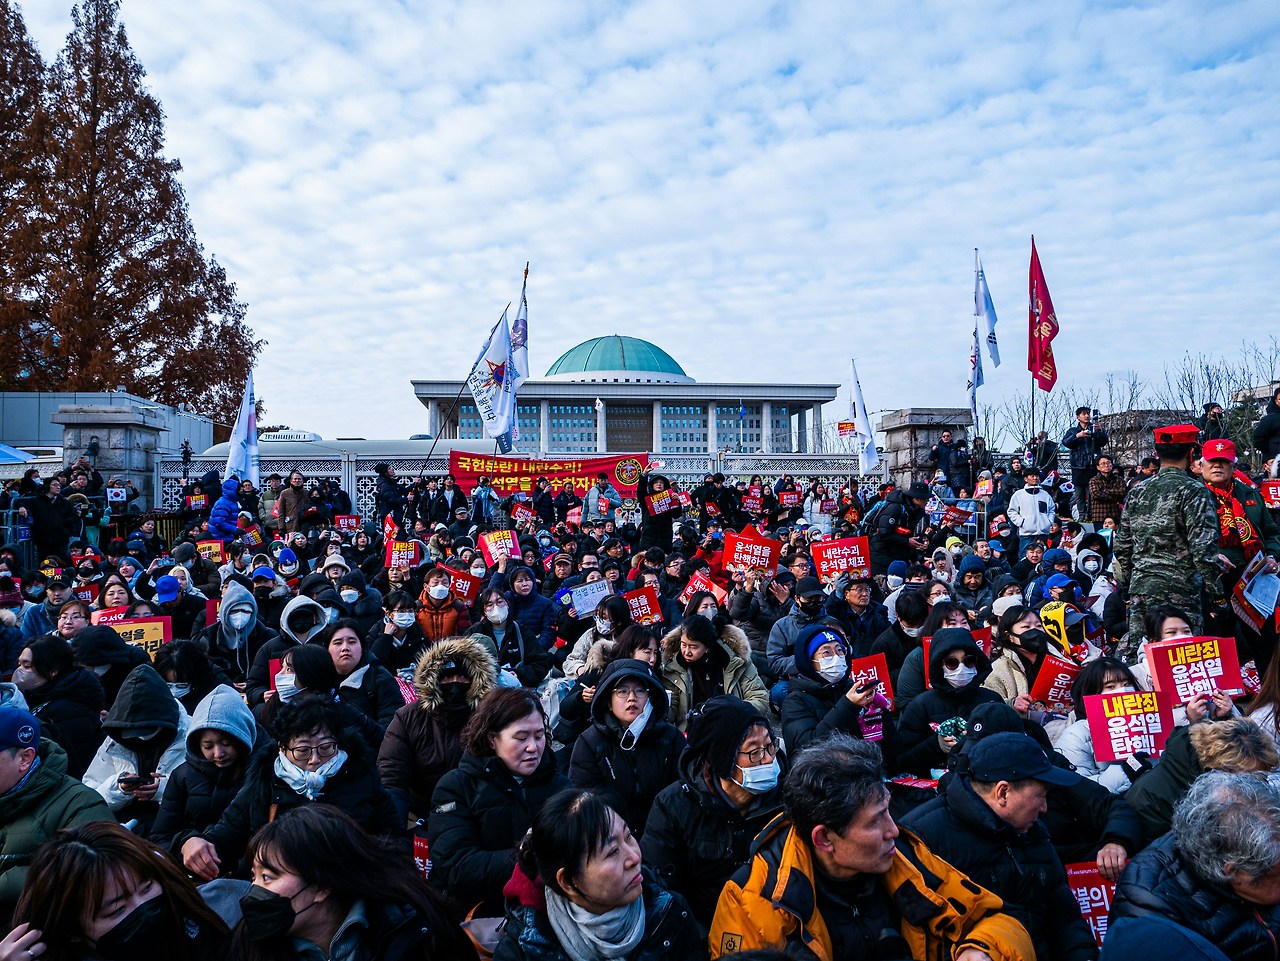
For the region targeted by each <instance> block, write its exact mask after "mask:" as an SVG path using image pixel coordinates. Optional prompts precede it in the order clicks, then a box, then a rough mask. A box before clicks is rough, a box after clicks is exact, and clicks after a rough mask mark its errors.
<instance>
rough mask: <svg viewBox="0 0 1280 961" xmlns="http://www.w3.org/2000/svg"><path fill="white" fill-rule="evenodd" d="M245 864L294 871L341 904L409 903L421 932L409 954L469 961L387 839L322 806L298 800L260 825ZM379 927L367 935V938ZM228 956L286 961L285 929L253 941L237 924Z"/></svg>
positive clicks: (460, 936)
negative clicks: (360, 902) (418, 944)
mask: <svg viewBox="0 0 1280 961" xmlns="http://www.w3.org/2000/svg"><path fill="white" fill-rule="evenodd" d="M245 861H246V862H248V863H249V864H250V865H253V864H254V863H255V862H256V863H261V864H263V865H264V866H268V867H271V868H273V869H275V870H276V871H279V872H288V873H289V874H295V875H297V876H298V877H299V878H301V879H302V881H303V883H304V884H305V885H306V886H307V887H316V888H327V889H328V890H329V891H331V892H332V893H333V896H334V897H336V898H337V899H339V901H340V903H342V902H345V903H346V904H347V905H348V906H349V905H350V904H352V903H354V902H355V901H356V900H358V899H363V900H364V901H366V902H372V903H373V904H375V905H387V906H389V907H396V908H406V907H407V908H409V909H410V910H412V911H413V913H414V914H415V915H416V918H415V920H414V922H413V924H414V926H415V927H417V928H418V929H419V930H420V931H421V932H422V935H423V941H425V942H426V943H425V944H422V945H421V946H420V948H417V949H415V950H414V951H413V952H412V953H415V954H418V955H419V956H421V957H424V958H474V957H475V949H474V948H473V947H472V946H471V942H470V940H469V939H468V938H467V936H466V935H465V934H464V933H463V932H462V929H461V928H459V927H458V925H457V924H456V923H454V922H453V921H452V919H451V918H450V917H449V915H448V913H447V912H446V911H445V908H444V906H443V904H442V902H441V899H440V895H438V894H437V893H436V892H435V891H434V890H433V889H432V888H431V887H430V886H429V885H428V884H427V882H426V880H425V879H424V878H423V877H422V876H421V875H420V874H419V873H418V872H417V869H416V867H415V866H414V863H413V861H412V860H410V859H409V858H408V857H406V856H405V853H404V851H402V850H401V849H400V848H399V847H398V846H397V845H396V844H395V843H394V842H393V841H391V840H390V839H388V838H380V837H374V836H373V835H372V834H369V833H368V832H367V831H365V830H364V828H362V827H361V826H360V825H359V824H357V823H356V822H355V821H354V820H353V819H352V818H351V816H350V815H348V814H347V813H346V812H344V811H340V810H339V809H337V808H335V807H333V806H331V805H328V804H318V803H316V804H302V805H298V806H296V807H294V808H293V810H291V811H289V812H287V813H286V814H284V815H282V816H280V817H279V818H277V819H276V820H274V821H269V822H267V823H266V824H264V825H263V826H262V827H260V828H259V829H258V831H257V833H256V834H254V836H253V837H252V838H250V840H249V847H248V849H247V850H246V852H245ZM385 933H386V932H378V931H374V932H371V934H372V935H375V936H376V935H378V934H385ZM231 953H232V956H233V957H236V958H242V959H244V961H293V959H294V958H296V957H297V952H296V951H295V950H294V949H293V946H292V942H291V939H290V938H289V936H288V935H287V934H279V935H276V936H275V937H273V938H268V939H266V940H265V941H254V940H253V939H251V938H250V937H249V936H248V932H247V931H246V929H245V925H244V923H243V922H241V923H240V924H239V925H237V926H236V929H235V931H234V933H233V934H232V951H231Z"/></svg>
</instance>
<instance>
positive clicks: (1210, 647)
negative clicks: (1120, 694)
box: [1146, 637, 1244, 705]
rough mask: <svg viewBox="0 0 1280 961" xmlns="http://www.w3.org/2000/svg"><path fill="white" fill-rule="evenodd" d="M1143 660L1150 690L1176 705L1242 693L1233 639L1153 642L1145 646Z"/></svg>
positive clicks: (1187, 638)
mask: <svg viewBox="0 0 1280 961" xmlns="http://www.w3.org/2000/svg"><path fill="white" fill-rule="evenodd" d="M1146 657H1147V669H1148V670H1149V671H1150V672H1151V683H1152V686H1153V687H1154V688H1155V689H1156V690H1157V691H1161V692H1163V693H1164V694H1166V695H1167V696H1168V697H1169V699H1170V701H1171V702H1172V703H1173V704H1175V705H1177V704H1186V703H1187V702H1188V701H1190V700H1191V699H1192V698H1194V697H1196V696H1197V695H1200V694H1212V693H1213V692H1214V691H1240V690H1243V689H1244V678H1242V677H1241V676H1240V658H1239V655H1238V654H1237V653H1236V640H1235V638H1234V637H1178V638H1174V639H1173V640H1171V641H1155V642H1153V643H1149V644H1147V652H1146Z"/></svg>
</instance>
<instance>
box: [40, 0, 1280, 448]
mask: <svg viewBox="0 0 1280 961" xmlns="http://www.w3.org/2000/svg"><path fill="white" fill-rule="evenodd" d="M28 6H29V7H30V9H27V10H25V11H24V12H25V15H26V17H27V22H28V25H29V27H30V29H31V30H32V32H33V34H34V35H35V37H36V39H37V41H38V43H39V45H40V47H41V49H42V51H43V53H44V54H45V56H46V57H47V58H48V59H52V57H53V56H54V55H55V53H56V50H57V48H58V47H59V45H60V44H61V41H62V38H63V36H64V34H65V32H66V31H67V29H69V26H70V18H69V16H68V12H69V6H68V8H67V9H63V10H58V9H57V6H58V5H57V4H56V3H44V2H42V3H40V4H34V3H30V2H29V3H28ZM369 6H370V7H371V9H370V10H369V11H366V10H365V9H364V8H363V6H362V7H352V6H351V5H350V4H346V3H339V2H336V0H335V2H326V3H301V2H295V3H291V4H249V5H245V4H230V3H226V2H223V0H190V2H188V3H184V4H178V5H174V4H171V3H167V2H162V0H125V2H124V4H123V11H122V17H123V20H124V22H125V24H126V27H127V30H128V33H129V36H130V39H131V42H132V43H133V46H134V49H135V51H136V52H137V54H138V56H139V58H140V59H141V61H142V63H143V64H144V65H145V66H146V68H147V70H148V82H149V84H150V86H151V89H152V90H153V92H154V93H155V94H156V96H157V97H158V98H159V99H160V100H161V102H162V103H163V104H164V106H165V110H166V114H167V118H168V145H169V152H170V153H171V154H172V155H174V156H177V157H179V158H180V159H181V160H182V162H183V165H184V174H183V181H184V184H185V186H186V189H187V193H188V198H189V200H190V202H191V209H192V217H193V220H194V222H195V224H196V228H197V231H198V233H199V236H200V239H201V241H202V242H203V243H204V245H205V247H206V249H208V250H209V251H210V252H212V253H214V254H216V255H217V256H218V258H219V260H220V261H221V262H222V263H223V264H224V265H225V266H226V267H227V270H228V273H229V274H230V276H231V277H232V278H233V279H234V280H235V281H236V282H237V283H238V284H239V287H240V291H241V294H242V296H243V297H244V298H245V300H246V301H247V302H248V303H249V307H250V319H251V323H252V324H253V326H254V329H255V330H256V331H257V333H258V334H259V335H260V336H262V337H265V338H267V339H268V340H269V341H270V346H269V347H268V348H267V350H266V352H265V353H264V356H263V359H262V365H261V367H260V368H259V370H258V372H257V377H256V379H257V384H258V388H259V391H260V393H261V394H262V395H263V396H264V397H265V398H266V400H267V403H268V418H269V419H270V420H273V421H285V422H288V423H290V424H292V425H294V426H296V427H305V428H310V429H315V430H319V431H321V432H323V433H325V434H326V435H329V436H334V435H344V436H346V435H358V434H364V435H366V436H371V435H384V436H385V435H391V436H404V435H407V434H409V433H413V432H416V431H419V430H421V429H422V428H423V425H424V423H425V415H424V412H423V411H422V408H421V407H420V406H419V405H418V404H417V402H416V401H415V400H414V398H413V395H412V390H411V388H410V386H409V380H410V379H412V378H435V377H442V378H443V377H460V376H462V375H463V373H464V372H465V367H466V365H467V364H468V363H469V362H470V360H471V359H472V358H473V357H474V354H475V352H476V350H477V349H478V346H479V342H480V339H481V338H482V337H483V333H484V331H485V330H487V328H488V327H489V325H490V324H491V323H492V322H493V319H494V318H496V316H497V315H498V313H499V312H500V311H501V309H502V306H503V304H505V303H506V302H507V301H509V300H511V299H513V298H515V297H517V296H518V294H519V280H520V270H521V268H522V267H523V265H524V262H525V260H531V261H532V262H533V266H532V270H531V273H530V310H531V317H530V321H531V324H530V328H531V355H532V361H533V366H534V367H535V369H545V367H547V366H549V365H550V364H551V362H552V361H553V360H554V359H555V358H556V356H558V354H559V353H560V352H561V351H563V350H565V349H567V348H568V347H570V346H572V345H573V344H575V343H577V342H579V341H581V340H583V339H585V338H587V337H590V336H594V335H597V334H600V333H609V332H614V331H616V332H621V333H628V334H632V335H635V336H641V337H645V338H647V339H650V340H653V341H654V342H655V343H657V344H659V345H660V346H662V347H664V348H665V349H666V350H668V351H669V352H670V353H671V354H672V355H673V356H674V357H675V358H676V359H677V360H679V361H680V362H681V363H682V364H683V365H684V366H685V367H686V369H687V370H688V371H689V372H690V373H691V374H692V375H693V376H695V377H697V378H699V379H701V380H708V381H724V380H736V379H741V380H766V379H768V380H773V379H778V380H782V381H802V380H804V381H812V382H844V381H845V380H846V379H847V376H848V374H847V371H848V356H849V355H850V354H851V353H856V354H857V355H858V358H859V373H860V375H861V378H862V384H863V388H864V391H865V394H866V397H867V400H868V403H869V404H870V405H871V406H872V407H873V408H880V407H898V406H908V405H939V406H964V405H965V404H966V397H965V392H964V383H965V378H966V375H967V358H968V345H969V331H970V329H971V313H972V306H971V295H972V249H973V248H974V247H975V246H977V247H980V248H982V254H983V261H984V265H985V267H986V270H987V276H988V280H989V282H990V285H991V290H992V294H993V296H994V298H995V301H996V306H997V309H998V311H999V313H1000V315H1001V318H1002V320H1001V332H1002V340H1003V345H1004V355H1005V357H1006V361H1005V365H1004V366H1003V367H1001V368H1000V369H999V370H998V371H993V370H991V369H988V370H987V387H986V388H985V389H984V393H985V394H986V395H987V398H988V399H993V398H997V397H999V396H1000V395H1001V394H1002V393H1004V392H1008V391H1014V390H1023V389H1025V384H1026V383H1027V380H1028V377H1027V375H1026V373H1025V371H1023V370H1022V369H1021V368H1022V365H1021V363H1020V357H1021V356H1022V353H1023V347H1022V345H1023V343H1024V342H1025V341H1024V337H1025V333H1024V330H1025V328H1024V326H1023V322H1022V318H1023V317H1024V316H1025V314H1024V313H1023V304H1024V303H1025V294H1024V291H1025V289H1026V288H1025V284H1026V279H1025V278H1026V260H1027V254H1028V247H1029V243H1028V238H1029V236H1030V234H1032V233H1033V232H1034V233H1035V234H1036V236H1037V243H1038V246H1039V248H1040V251H1041V257H1042V260H1043V262H1044V266H1045V271H1046V274H1047V277H1048V281H1049V284H1050V289H1051V290H1052V292H1053V297H1054V301H1055V305H1056V307H1057V309H1058V314H1059V318H1060V321H1061V323H1062V327H1063V330H1062V334H1061V336H1060V337H1059V339H1058V342H1057V344H1056V345H1055V349H1056V353H1057V356H1058V360H1059V368H1060V371H1061V373H1062V377H1063V379H1064V381H1069V380H1073V379H1074V380H1078V381H1089V380H1093V379H1095V378H1096V377H1097V376H1099V375H1100V374H1101V373H1102V372H1103V371H1105V370H1114V369H1117V368H1123V367H1126V366H1130V365H1131V366H1134V367H1136V368H1138V369H1139V370H1140V371H1142V372H1143V373H1145V374H1147V375H1151V374H1154V373H1156V372H1158V370H1159V368H1160V365H1161V363H1162V362H1164V361H1166V360H1172V359H1174V358H1176V357H1177V356H1180V355H1181V353H1182V351H1183V350H1184V349H1185V348H1186V347H1188V346H1191V347H1195V348H1205V349H1221V350H1223V351H1225V352H1233V351H1234V350H1235V348H1236V346H1237V345H1238V343H1239V342H1240V341H1241V340H1242V339H1245V338H1249V337H1254V336H1258V335H1267V334H1269V333H1270V332H1271V331H1272V330H1274V329H1275V326H1276V318H1277V310H1276V304H1277V303H1278V302H1280V282H1278V281H1277V274H1276V271H1275V264H1276V263H1277V260H1278V259H1280V258H1278V256H1277V255H1278V254H1280V240H1278V239H1277V238H1280V231H1277V229H1276V228H1277V220H1278V219H1280V214H1277V213H1276V211H1277V209H1280V205H1278V204H1277V199H1278V198H1277V192H1278V191H1280V186H1277V185H1280V177H1278V176H1277V174H1278V173H1280V170H1278V168H1280V150H1278V149H1277V148H1278V135H1277V133H1276V126H1275V123H1274V110H1275V108H1274V104H1275V103H1276V102H1277V93H1278V92H1280V91H1278V90H1277V87H1278V86H1280V83H1278V82H1277V80H1276V77H1277V76H1280V71H1278V70H1277V67H1278V66H1280V64H1278V63H1277V60H1278V58H1277V45H1278V36H1280V29H1278V27H1280V8H1277V7H1276V6H1275V4H1274V3H1263V2H1248V0H1245V2H1237V3H1231V4H1222V3H1208V2H1191V0H1182V2H1168V3H1160V4H1156V3H1140V4H1134V5H1129V6H1124V7H1116V8H1100V7H1099V6H1097V5H1091V4H1090V5H1086V4H1083V3H1080V2H1072V3H1061V4H1048V5H1046V4H1039V5H1036V4H1016V3H1008V4H997V3H988V4H982V5H974V4H967V5H955V4H946V3H941V2H932V3H930V2H917V3H914V4H908V5H903V4H891V5H870V4H866V5H855V4H831V3H824V2H810V3H792V4H773V5H771V4H767V3H763V2H755V3H742V2H737V3H731V2H727V0H723V2H721V0H716V2H706V3H699V4H688V3H682V2H678V0H651V2H637V3H629V4H614V3H603V2H596V3H592V4H586V5H584V4H577V3H570V2H555V3H552V2H543V3H537V4H528V3H515V2H511V3H495V4H489V3H486V4H476V3H444V2H425V0H424V2H410V3H401V4H377V5H369ZM904 373H906V374H907V376H904ZM317 374H320V375H321V376H317ZM325 375H327V376H325Z"/></svg>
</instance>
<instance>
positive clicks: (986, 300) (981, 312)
mask: <svg viewBox="0 0 1280 961" xmlns="http://www.w3.org/2000/svg"><path fill="white" fill-rule="evenodd" d="M973 263H974V281H973V316H975V317H977V318H979V324H980V325H981V326H983V327H985V329H986V332H987V333H986V338H987V354H988V355H989V356H990V357H991V366H993V367H999V366H1000V346H999V345H998V344H997V343H996V308H995V305H994V304H992V303H991V291H989V290H987V275H986V274H985V273H984V272H983V270H982V261H981V260H979V259H978V251H977V250H976V249H975V250H974V252H973Z"/></svg>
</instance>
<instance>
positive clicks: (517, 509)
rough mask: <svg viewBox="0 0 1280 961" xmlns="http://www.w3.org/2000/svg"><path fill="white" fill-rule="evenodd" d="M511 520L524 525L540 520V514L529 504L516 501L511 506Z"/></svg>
mask: <svg viewBox="0 0 1280 961" xmlns="http://www.w3.org/2000/svg"><path fill="white" fill-rule="evenodd" d="M511 519H512V520H513V521H515V522H516V523H517V524H523V523H525V522H526V521H535V520H537V519H538V512H537V511H535V510H534V509H533V508H532V507H530V506H529V505H528V504H525V503H522V502H520V501H516V502H514V503H513V504H512V505H511Z"/></svg>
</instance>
